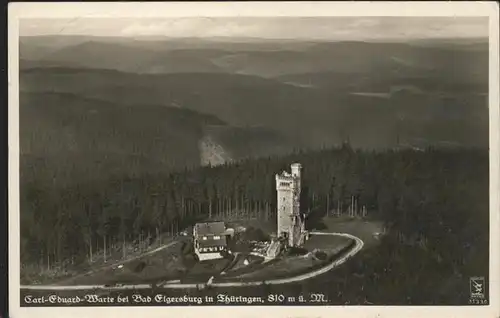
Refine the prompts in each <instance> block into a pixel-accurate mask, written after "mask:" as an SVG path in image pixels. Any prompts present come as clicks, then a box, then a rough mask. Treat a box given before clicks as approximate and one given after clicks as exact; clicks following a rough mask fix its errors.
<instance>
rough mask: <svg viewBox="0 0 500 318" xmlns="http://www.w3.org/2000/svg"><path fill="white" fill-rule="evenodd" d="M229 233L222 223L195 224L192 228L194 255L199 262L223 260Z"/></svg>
mask: <svg viewBox="0 0 500 318" xmlns="http://www.w3.org/2000/svg"><path fill="white" fill-rule="evenodd" d="M229 235H230V232H229V231H228V229H227V228H226V224H225V223H224V222H206V223H196V224H195V226H194V228H193V244H194V251H195V254H196V255H197V256H198V259H199V260H200V261H204V260H212V259H221V258H224V253H226V252H227V243H228V236H229Z"/></svg>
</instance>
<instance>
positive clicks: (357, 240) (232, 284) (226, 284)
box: [20, 232, 364, 291]
mask: <svg viewBox="0 0 500 318" xmlns="http://www.w3.org/2000/svg"><path fill="white" fill-rule="evenodd" d="M311 235H335V236H342V237H347V238H350V239H352V240H354V242H355V245H354V247H353V248H352V249H351V250H350V251H349V252H347V253H346V254H344V255H343V256H342V257H340V258H338V259H336V260H335V261H333V262H332V263H330V264H328V265H326V266H324V267H322V268H320V269H317V270H313V271H311V272H309V273H305V274H302V275H298V276H294V277H288V278H281V279H270V280H264V281H262V280H260V281H253V282H224V283H212V284H210V286H213V287H245V286H259V285H279V284H287V283H293V282H298V281H303V280H306V279H309V278H313V277H316V276H318V275H321V274H324V273H326V272H328V271H330V270H332V269H334V268H336V267H338V266H340V265H341V264H343V263H345V262H346V261H347V260H348V259H349V258H350V257H352V256H354V255H355V254H357V253H358V252H359V251H360V250H361V249H362V248H363V245H364V243H363V241H362V240H361V239H360V238H358V237H356V236H354V235H351V234H347V233H327V232H311ZM156 287H158V288H173V289H186V288H204V287H206V283H201V284H194V283H193V284H182V283H168V282H167V283H165V284H162V285H159V286H156ZM20 288H21V289H27V290H110V291H111V290H127V289H150V288H152V286H151V284H138V285H122V286H119V285H118V286H105V285H78V286H50V285H48V286H47V285H45V286H44V285H25V286H22V285H21V287H20Z"/></svg>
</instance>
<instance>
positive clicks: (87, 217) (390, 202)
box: [21, 144, 489, 273]
mask: <svg viewBox="0 0 500 318" xmlns="http://www.w3.org/2000/svg"><path fill="white" fill-rule="evenodd" d="M293 162H300V163H301V164H302V166H303V176H304V177H303V184H304V186H303V198H302V199H301V200H302V203H301V204H302V206H303V208H304V209H306V210H307V211H308V213H309V217H310V218H311V219H314V218H315V216H321V215H324V214H325V213H327V212H328V213H333V211H337V212H338V211H339V210H341V211H348V210H349V209H351V208H352V207H351V205H352V202H355V203H356V205H357V206H358V207H359V209H360V210H361V209H363V210H366V211H368V212H367V214H368V217H370V218H373V219H377V220H382V221H383V222H384V223H385V227H386V229H387V232H388V234H389V235H388V237H389V238H392V239H390V240H389V241H391V240H392V242H393V243H392V244H393V246H394V242H397V244H396V245H397V246H412V247H418V249H419V250H421V251H425V253H426V254H428V255H431V256H432V258H433V259H437V260H439V263H440V264H442V266H446V268H447V269H449V270H450V272H460V271H462V270H463V269H464V268H465V267H464V266H469V267H470V266H473V267H474V268H477V269H478V270H479V269H481V272H485V271H486V273H487V268H488V248H489V247H488V240H489V190H488V189H489V181H488V180H489V161H488V152H487V151H483V150H478V149H446V150H445V149H433V148H428V149H426V150H425V151H414V150H399V151H396V150H385V151H361V150H353V149H352V148H350V146H349V145H348V144H346V145H343V146H342V147H337V148H331V149H322V150H317V151H308V152H305V151H295V152H294V153H292V154H290V155H288V156H281V157H266V158H260V159H248V160H244V161H240V162H235V163H231V164H226V165H221V166H216V167H201V168H193V169H187V168H186V169H184V170H182V171H177V172H173V173H168V174H158V175H146V176H142V177H134V178H132V177H127V176H124V177H122V178H113V179H110V180H103V181H100V182H88V183H80V184H79V183H77V184H74V185H72V186H64V187H49V186H47V184H48V183H44V182H43V180H40V179H39V180H37V181H36V182H29V180H24V181H23V185H22V187H21V210H22V213H21V262H22V264H23V265H25V266H26V265H28V264H37V265H38V266H40V267H39V268H41V269H42V268H51V267H56V266H58V267H61V266H63V267H64V266H66V265H69V264H70V262H71V263H75V262H91V261H92V256H93V254H94V253H96V251H102V250H104V251H106V248H108V249H109V248H110V247H112V246H115V247H116V246H120V245H123V246H124V245H125V244H126V243H127V242H131V241H141V240H145V239H151V238H157V237H158V236H161V235H168V233H170V234H173V233H178V231H180V230H182V229H184V228H186V227H188V226H190V225H192V224H193V223H194V222H195V221H197V220H203V219H219V220H225V219H227V218H229V217H235V216H238V217H242V218H244V217H249V216H252V217H257V218H264V219H272V218H274V217H275V213H274V211H275V205H276V202H275V200H276V194H275V184H274V182H275V179H274V175H275V174H276V173H278V172H280V171H282V170H285V169H286V170H288V168H289V165H290V163H293ZM45 181H46V182H50V180H45ZM353 198H354V201H353ZM386 252H387V251H386ZM389 252H390V253H397V249H394V248H391V251H389ZM123 253H124V255H123V256H126V255H125V249H123ZM471 253H474V255H475V257H474V258H473V260H471V259H472V257H470V255H472V254H471Z"/></svg>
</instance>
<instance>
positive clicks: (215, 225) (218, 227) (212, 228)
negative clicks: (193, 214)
mask: <svg viewBox="0 0 500 318" xmlns="http://www.w3.org/2000/svg"><path fill="white" fill-rule="evenodd" d="M194 227H195V231H196V234H197V235H211V234H222V233H224V231H226V224H224V222H209V223H196V224H195V226H194Z"/></svg>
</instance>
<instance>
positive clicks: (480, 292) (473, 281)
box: [470, 277, 485, 299]
mask: <svg viewBox="0 0 500 318" xmlns="http://www.w3.org/2000/svg"><path fill="white" fill-rule="evenodd" d="M484 288H485V286H484V277H471V278H470V297H471V298H475V299H483V298H484Z"/></svg>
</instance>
